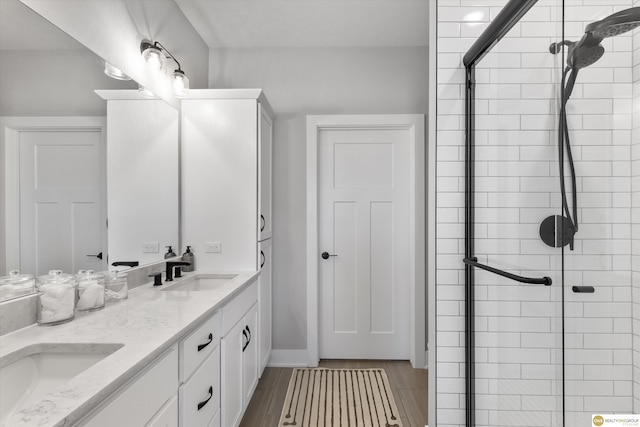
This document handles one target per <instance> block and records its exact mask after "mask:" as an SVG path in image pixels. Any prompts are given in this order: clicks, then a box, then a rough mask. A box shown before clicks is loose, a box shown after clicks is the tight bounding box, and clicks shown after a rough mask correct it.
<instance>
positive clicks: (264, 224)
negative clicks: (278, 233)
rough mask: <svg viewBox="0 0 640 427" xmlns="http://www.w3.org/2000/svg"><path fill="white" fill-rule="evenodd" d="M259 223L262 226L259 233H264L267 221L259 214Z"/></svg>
mask: <svg viewBox="0 0 640 427" xmlns="http://www.w3.org/2000/svg"><path fill="white" fill-rule="evenodd" d="M260 221H262V225H261V226H260V231H264V228H265V227H266V226H267V221H266V220H265V219H264V215H262V214H260Z"/></svg>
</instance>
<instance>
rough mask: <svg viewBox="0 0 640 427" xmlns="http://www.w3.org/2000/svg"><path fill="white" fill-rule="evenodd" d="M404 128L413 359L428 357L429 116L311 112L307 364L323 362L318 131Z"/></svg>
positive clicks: (420, 363) (416, 363)
mask: <svg viewBox="0 0 640 427" xmlns="http://www.w3.org/2000/svg"><path fill="white" fill-rule="evenodd" d="M372 128H378V129H405V130H409V132H410V133H411V142H410V144H411V146H410V148H409V150H410V151H409V158H410V159H411V160H413V161H412V162H411V163H410V164H409V165H408V166H409V174H410V180H411V188H410V191H409V193H410V194H409V211H410V212H409V215H410V224H409V239H410V245H411V250H410V260H409V268H410V270H411V272H410V284H409V301H410V307H409V313H410V314H409V319H410V320H409V329H410V330H409V359H410V361H411V365H412V366H413V367H414V368H424V367H425V366H426V364H427V361H426V357H425V356H426V353H425V349H426V286H425V284H426V281H425V274H426V213H425V208H426V205H425V197H426V191H425V172H426V171H425V116H424V115H423V114H367V115H309V116H307V147H306V148H307V355H308V356H307V365H308V366H310V367H315V366H318V362H319V329H318V328H319V322H318V320H319V309H318V306H319V303H320V299H319V295H318V290H319V287H318V283H319V276H318V275H319V269H318V253H319V246H318V241H319V239H318V228H319V224H318V172H319V169H318V161H319V153H318V148H319V146H318V135H319V134H320V131H322V130H327V129H372Z"/></svg>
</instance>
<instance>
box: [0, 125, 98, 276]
mask: <svg viewBox="0 0 640 427" xmlns="http://www.w3.org/2000/svg"><path fill="white" fill-rule="evenodd" d="M106 129H107V119H106V117H101V116H96V117H93V116H71V117H48V116H42V117H35V116H34V117H18V116H4V117H0V142H2V143H3V145H4V152H2V153H0V164H2V165H3V166H4V171H5V172H4V177H3V178H4V183H3V185H4V188H3V190H4V199H3V200H0V202H1V203H0V205H2V207H3V208H4V218H0V221H2V224H1V226H2V228H3V230H2V233H1V234H4V242H5V246H4V248H2V249H4V253H5V256H4V258H3V259H2V260H0V269H2V268H3V267H4V269H6V271H7V272H8V271H10V270H18V269H19V268H20V147H19V138H18V135H19V133H20V132H22V131H30V130H31V131H34V130H35V131H62V130H71V131H73V130H84V131H87V130H94V131H99V132H100V145H101V150H102V156H103V158H104V159H105V160H106V146H107V144H106V136H107V132H106ZM100 174H101V177H102V180H103V182H104V183H105V185H103V186H102V187H103V188H102V191H101V193H102V194H101V202H102V204H103V206H104V207H105V209H103V214H104V218H103V219H102V221H103V223H106V219H107V218H106V206H107V192H106V168H105V165H104V164H103V165H102V170H101V173H100ZM0 182H2V181H1V180H0ZM106 231H107V230H106V227H105V228H104V229H103V236H102V242H103V243H102V245H103V248H102V252H103V253H107V252H106V251H107V234H106Z"/></svg>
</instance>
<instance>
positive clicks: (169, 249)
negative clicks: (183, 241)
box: [164, 246, 176, 259]
mask: <svg viewBox="0 0 640 427" xmlns="http://www.w3.org/2000/svg"><path fill="white" fill-rule="evenodd" d="M165 248H167V253H166V254H164V259H168V258H175V257H176V253H175V252H173V249H171V246H165Z"/></svg>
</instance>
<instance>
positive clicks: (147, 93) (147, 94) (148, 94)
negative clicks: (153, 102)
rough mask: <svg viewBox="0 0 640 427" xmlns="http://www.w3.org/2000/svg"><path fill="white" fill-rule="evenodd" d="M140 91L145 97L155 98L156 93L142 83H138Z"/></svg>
mask: <svg viewBox="0 0 640 427" xmlns="http://www.w3.org/2000/svg"><path fill="white" fill-rule="evenodd" d="M138 93H139V94H140V96H142V97H144V98H155V97H156V95H155V94H154V93H153V92H151V91H150V90H149V89H147V88H146V87H144V86H142V85H138Z"/></svg>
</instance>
